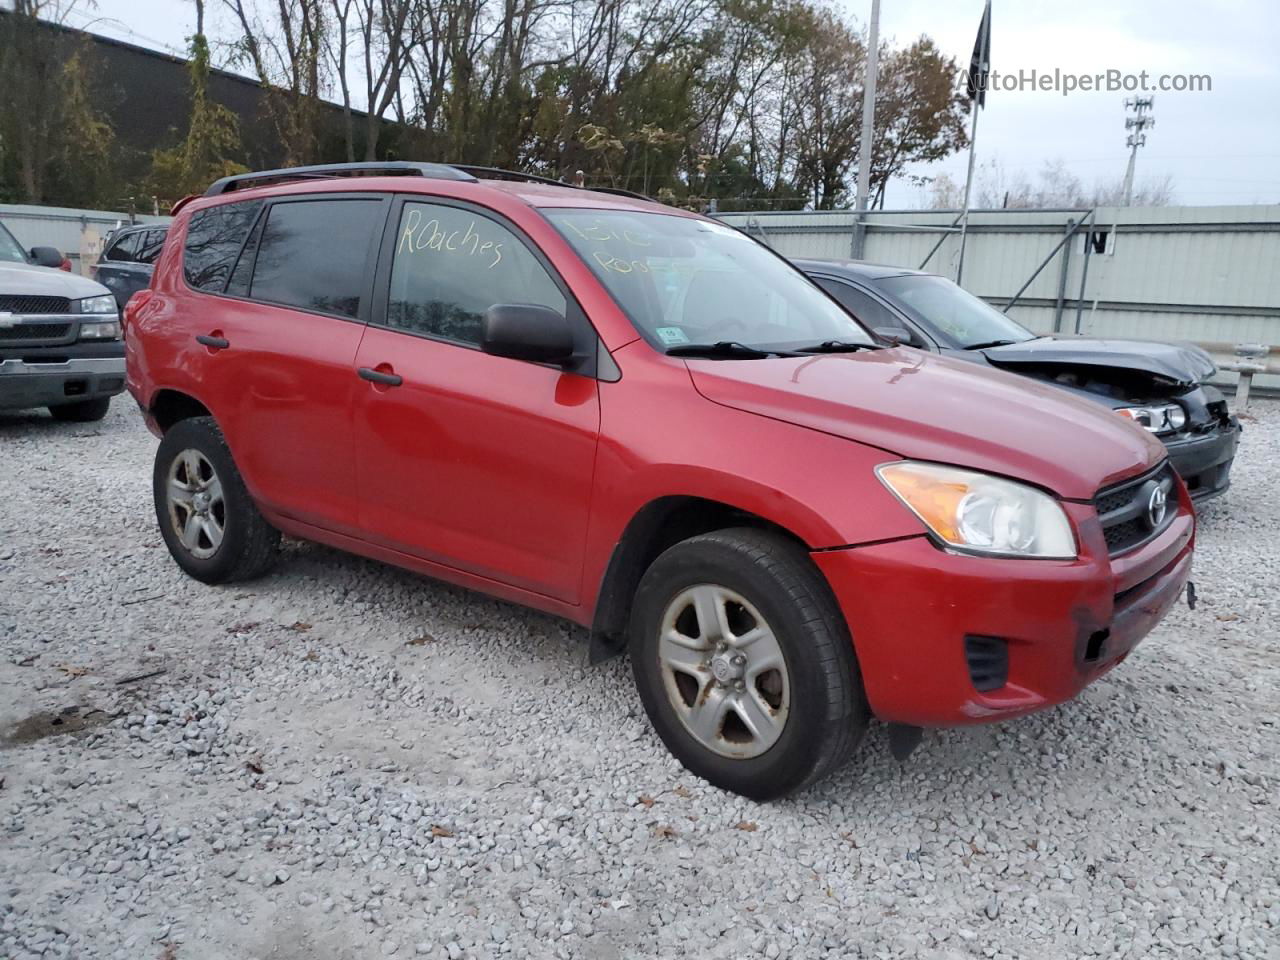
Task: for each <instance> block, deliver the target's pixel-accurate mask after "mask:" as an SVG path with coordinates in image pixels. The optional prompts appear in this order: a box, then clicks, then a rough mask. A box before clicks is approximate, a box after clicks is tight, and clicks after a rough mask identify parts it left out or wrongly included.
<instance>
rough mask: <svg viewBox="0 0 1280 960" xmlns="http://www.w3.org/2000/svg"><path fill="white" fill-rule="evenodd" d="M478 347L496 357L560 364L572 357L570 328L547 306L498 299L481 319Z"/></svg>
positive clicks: (571, 332) (563, 319) (565, 321)
mask: <svg viewBox="0 0 1280 960" xmlns="http://www.w3.org/2000/svg"><path fill="white" fill-rule="evenodd" d="M480 349H482V350H483V351H484V352H485V353H488V354H492V355H493V356H495V357H511V358H512V359H514V360H529V361H531V362H533V363H560V364H563V363H567V362H568V361H569V360H571V359H572V358H573V331H572V330H570V329H569V321H568V320H566V319H565V318H564V317H562V316H561V315H560V314H559V313H557V312H556V311H555V310H552V309H551V308H550V307H539V306H534V305H533V304H531V303H497V304H494V305H493V306H492V307H490V308H489V309H488V310H486V311H485V314H484V317H483V319H482V320H481V322H480Z"/></svg>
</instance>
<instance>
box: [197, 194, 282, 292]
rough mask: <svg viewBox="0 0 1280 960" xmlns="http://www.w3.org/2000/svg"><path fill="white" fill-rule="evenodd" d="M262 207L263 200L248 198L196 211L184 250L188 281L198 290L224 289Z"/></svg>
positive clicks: (216, 290)
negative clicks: (241, 247)
mask: <svg viewBox="0 0 1280 960" xmlns="http://www.w3.org/2000/svg"><path fill="white" fill-rule="evenodd" d="M261 209H262V201H261V200H248V201H243V202H241V203H225V204H222V205H220V206H216V207H210V208H208V209H207V210H197V211H196V212H195V213H193V214H192V215H191V223H190V225H188V227H187V239H186V243H185V245H184V246H183V253H182V268H183V272H184V273H185V274H186V277H187V283H189V284H191V286H193V287H195V288H196V289H197V290H205V291H208V292H210V293H221V292H222V290H223V288H224V287H225V286H226V285H227V277H228V276H230V274H231V268H232V266H233V265H234V264H235V262H236V256H237V255H238V254H239V253H240V246H241V244H243V243H244V238H245V237H246V236H247V235H248V233H249V228H250V227H252V226H253V221H254V220H255V219H256V218H257V216H258V211H260V210H261Z"/></svg>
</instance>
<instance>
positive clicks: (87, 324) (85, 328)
mask: <svg viewBox="0 0 1280 960" xmlns="http://www.w3.org/2000/svg"><path fill="white" fill-rule="evenodd" d="M80 339H81V340H119V339H120V321H119V320H86V321H82V322H81V324H80Z"/></svg>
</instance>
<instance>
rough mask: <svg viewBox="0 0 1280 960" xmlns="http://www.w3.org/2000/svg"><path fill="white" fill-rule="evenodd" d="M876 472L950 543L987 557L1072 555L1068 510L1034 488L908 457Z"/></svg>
mask: <svg viewBox="0 0 1280 960" xmlns="http://www.w3.org/2000/svg"><path fill="white" fill-rule="evenodd" d="M876 475H877V476H879V477H880V482H881V483H883V484H884V485H885V486H886V487H888V488H889V490H890V491H891V492H892V493H893V494H894V496H896V497H897V498H898V499H899V500H901V501H902V502H903V503H904V504H905V505H906V506H907V507H908V508H909V509H910V510H911V512H912V513H914V514H915V515H916V516H917V517H919V518H920V519H921V520H922V521H923V522H924V525H925V526H926V527H928V528H929V529H930V530H931V531H932V532H933V535H934V536H935V537H937V538H938V539H939V540H941V541H942V542H943V543H944V544H945V545H947V546H948V547H953V548H955V549H956V550H959V551H962V552H965V553H979V554H988V555H990V556H1002V557H1038V558H1041V559H1051V560H1074V559H1075V558H1076V538H1075V535H1074V534H1073V533H1072V532H1071V523H1070V521H1068V520H1067V515H1066V514H1065V513H1064V512H1063V510H1062V507H1061V506H1059V505H1058V502H1057V501H1056V500H1054V499H1053V497H1051V496H1049V495H1048V494H1047V493H1041V492H1040V491H1039V490H1036V489H1034V488H1033V487H1028V486H1025V485H1023V484H1021V483H1014V482H1013V481H1012V480H1003V479H1001V478H1000V477H993V476H990V475H989V474H985V473H977V472H975V471H972V470H961V469H959V468H957V467H944V466H942V465H940V464H936V463H916V462H914V461H910V460H902V461H899V462H898V463H885V464H881V465H880V466H879V467H877V468H876Z"/></svg>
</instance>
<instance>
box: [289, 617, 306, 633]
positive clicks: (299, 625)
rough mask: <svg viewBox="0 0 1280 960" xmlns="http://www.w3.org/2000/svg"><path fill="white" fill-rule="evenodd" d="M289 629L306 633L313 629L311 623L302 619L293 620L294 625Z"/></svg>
mask: <svg viewBox="0 0 1280 960" xmlns="http://www.w3.org/2000/svg"><path fill="white" fill-rule="evenodd" d="M289 629H290V630H292V631H294V632H295V633H304V632H305V631H307V630H310V629H311V624H309V623H306V622H304V621H302V620H295V621H294V622H293V626H291V627H290V628H289Z"/></svg>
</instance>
